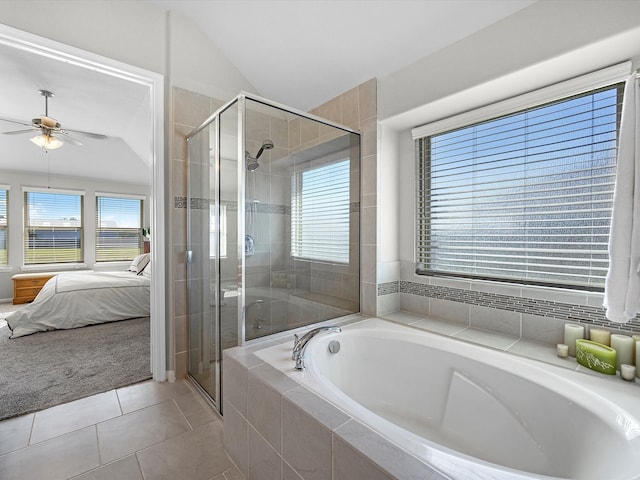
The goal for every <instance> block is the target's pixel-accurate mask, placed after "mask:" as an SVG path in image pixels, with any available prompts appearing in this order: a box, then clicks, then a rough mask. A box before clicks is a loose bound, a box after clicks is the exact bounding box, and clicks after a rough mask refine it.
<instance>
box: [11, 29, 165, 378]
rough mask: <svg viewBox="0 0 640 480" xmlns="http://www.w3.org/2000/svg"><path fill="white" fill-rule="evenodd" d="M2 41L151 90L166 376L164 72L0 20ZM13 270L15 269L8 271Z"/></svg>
mask: <svg viewBox="0 0 640 480" xmlns="http://www.w3.org/2000/svg"><path fill="white" fill-rule="evenodd" d="M0 45H1V46H3V47H7V48H9V49H10V50H8V51H11V52H13V53H14V54H15V55H14V56H16V57H18V56H20V55H34V56H36V57H37V58H39V59H41V60H46V61H53V62H60V63H59V66H60V67H61V68H64V66H66V65H68V66H73V68H75V69H80V70H79V71H84V72H92V73H98V74H101V75H106V76H108V77H110V78H117V79H120V80H123V81H125V82H132V83H133V84H136V85H138V86H142V87H143V88H145V89H146V90H147V92H148V95H147V100H148V101H147V104H146V105H145V112H146V113H148V117H145V122H146V123H147V124H148V129H147V130H146V133H145V135H144V136H145V137H146V138H141V139H140V140H141V142H142V145H143V150H144V151H145V152H147V153H146V155H147V156H148V157H147V158H145V159H144V160H146V161H148V164H149V166H150V169H149V171H150V175H151V178H150V185H151V195H150V210H149V212H150V216H149V227H150V231H151V232H152V233H155V232H161V233H160V234H153V235H152V236H151V240H150V243H151V261H152V263H153V269H152V277H151V315H150V317H151V322H150V329H151V358H150V369H151V373H152V375H153V378H154V380H157V381H164V380H166V379H167V366H166V346H165V344H166V338H165V337H166V335H165V332H166V328H165V322H166V319H165V303H164V299H165V294H164V292H165V239H164V235H163V234H162V232H164V230H165V222H164V217H165V207H164V196H165V195H164V78H163V76H162V75H159V74H156V73H153V72H150V71H147V70H144V69H141V68H138V67H135V66H132V65H128V64H124V63H122V62H118V61H116V60H112V59H109V58H106V57H102V56H100V55H96V54H93V53H90V52H86V51H83V50H81V49H78V48H75V47H71V46H68V45H65V44H62V43H59V42H55V41H53V40H49V39H46V38H43V37H39V36H37V35H33V34H30V33H27V32H23V31H21V30H18V29H14V28H11V27H8V26H5V25H0ZM9 274H10V273H9Z"/></svg>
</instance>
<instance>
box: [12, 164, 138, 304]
mask: <svg viewBox="0 0 640 480" xmlns="http://www.w3.org/2000/svg"><path fill="white" fill-rule="evenodd" d="M0 178H1V180H0V182H1V183H2V184H3V185H9V186H10V190H9V212H8V214H9V265H8V269H7V270H8V271H4V268H3V269H0V301H4V300H7V299H11V298H12V297H13V282H12V280H11V276H12V275H14V274H16V273H20V271H21V268H22V266H23V259H22V247H21V245H22V239H23V236H22V235H23V230H22V226H23V223H24V222H23V218H24V213H23V212H24V210H23V203H24V195H23V192H22V187H23V186H24V187H51V188H52V189H56V188H59V189H70V190H79V191H84V192H85V195H84V238H83V242H84V264H83V268H94V267H95V248H94V247H95V218H96V202H95V192H100V193H123V194H130V195H144V196H145V197H146V198H147V200H145V203H144V205H145V212H144V219H145V220H144V221H145V223H144V225H145V226H146V225H148V219H149V202H148V198H149V194H150V188H149V186H148V185H136V184H130V183H116V182H105V181H103V180H100V179H89V178H78V177H59V176H55V175H51V176H50V177H47V175H37V174H34V173H32V172H29V173H19V172H7V171H0ZM121 267H122V265H119V266H118V267H117V268H121ZM114 268H116V266H114ZM57 270H61V268H58V269H57ZM30 271H33V270H30Z"/></svg>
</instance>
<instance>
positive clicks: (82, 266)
mask: <svg viewBox="0 0 640 480" xmlns="http://www.w3.org/2000/svg"><path fill="white" fill-rule="evenodd" d="M87 269H88V266H87V264H86V263H43V264H39V265H23V266H22V267H20V270H21V271H23V272H47V271H56V272H60V271H66V270H87Z"/></svg>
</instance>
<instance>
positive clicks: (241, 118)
mask: <svg viewBox="0 0 640 480" xmlns="http://www.w3.org/2000/svg"><path fill="white" fill-rule="evenodd" d="M247 99H249V100H252V101H254V102H257V103H261V104H263V105H266V106H269V107H273V108H276V109H279V110H282V111H284V112H287V113H290V114H293V115H297V116H300V117H303V118H307V119H309V120H313V121H316V122H318V123H320V124H324V125H328V126H331V127H334V128H337V129H339V130H342V131H344V132H347V133H351V134H356V135H358V138H359V139H360V140H361V138H362V133H361V132H360V131H358V130H355V129H352V128H348V127H346V126H344V125H341V124H339V123H336V122H332V121H330V120H327V119H325V118H321V117H319V116H316V115H313V114H310V113H307V112H303V111H300V110H297V109H295V108H292V107H289V106H287V105H284V104H281V103H278V102H274V101H271V100H268V99H266V98H263V97H260V96H258V95H253V94H250V93H247V92H244V91H243V92H241V93H239V94H238V95H237V96H235V97H234V98H233V99H231V100H229V101H228V102H226V103H225V104H224V105H222V106H221V107H220V108H218V109H217V110H216V111H215V112H214V113H212V114H211V115H210V116H209V117H207V119H206V120H205V121H203V122H202V124H201V125H200V126H198V127H197V128H195V129H194V130H193V131H191V132H190V133H188V134H187V136H186V140H187V145H188V144H189V141H190V140H191V139H192V138H193V137H194V136H195V135H197V134H198V133H200V132H201V131H202V130H204V129H206V128H209V127H210V126H211V124H212V123H213V122H215V123H216V132H215V133H216V154H215V165H213V167H215V168H216V169H217V171H218V174H217V176H216V180H217V182H218V185H217V188H216V192H217V198H216V199H215V208H217V209H218V214H217V215H216V219H217V221H218V223H219V220H220V211H219V209H220V205H221V197H220V192H221V188H220V184H221V182H222V180H223V179H222V175H221V141H220V138H221V129H222V127H221V124H220V115H221V114H222V113H224V112H225V111H227V110H228V109H229V108H230V107H232V106H233V105H234V103H235V104H237V105H236V107H235V108H237V110H238V125H237V132H238V137H237V149H238V150H237V158H238V164H239V166H238V174H237V175H236V181H237V192H238V193H237V205H238V206H237V209H238V210H237V211H238V220H237V230H236V233H237V239H238V240H237V245H236V246H237V248H236V252H235V253H236V255H237V257H236V261H237V268H238V271H239V272H240V274H239V275H238V277H237V289H238V290H237V299H238V300H237V315H236V317H237V338H238V341H237V346H245V345H250V344H253V343H257V342H262V341H265V340H266V339H269V338H278V337H282V336H284V335H286V334H287V333H288V332H289V331H288V330H286V331H284V332H278V333H274V334H271V335H268V336H265V337H261V338H256V339H252V340H246V336H245V330H246V325H245V292H246V282H245V278H246V275H245V274H244V272H245V268H246V256H245V250H244V241H241V239H244V238H245V221H241V214H242V217H244V212H245V209H246V198H245V195H246V175H247V172H246V168H245V164H244V152H245V151H246V145H245V140H246V138H245V137H246V135H245V134H246V132H245V127H246V122H245V118H246V100H247ZM359 155H360V158H359V164H360V168H361V160H362V150H361V146H360V154H359ZM209 168H212V166H211V165H210V167H209ZM186 169H187V180H188V185H187V208H189V204H190V200H191V186H190V184H189V181H190V178H191V177H190V161H189V162H187V167H186ZM359 190H360V199H359V201H360V204H362V197H361V195H362V193H361V192H362V188H361V187H360V188H359ZM190 222H191V218H190V215H187V263H189V262H190V260H191V255H190V250H189V246H190V245H191V243H190V235H191V231H190V230H191V224H190ZM216 232H217V235H218V238H217V239H216V242H215V250H216V255H215V265H216V267H215V273H216V277H217V278H216V285H217V286H218V287H219V286H220V276H221V272H220V255H219V254H220V226H219V225H218V226H217V228H216ZM360 282H362V280H361V279H360ZM189 285H190V279H189V276H188V274H187V289H189ZM188 295H189V292H187V298H188ZM360 295H361V294H360ZM215 297H216V299H215V308H216V310H217V311H216V314H215V318H216V325H215V326H214V331H215V334H216V335H217V339H216V340H217V341H216V344H217V348H218V351H217V352H216V355H217V356H218V359H219V366H218V375H217V376H216V389H215V394H216V398H215V399H213V398H211V396H210V394H209V393H208V392H207V391H206V390H205V389H204V388H203V387H202V386H201V385H200V384H198V382H197V380H196V379H195V378H194V377H191V375H190V374H189V371H188V369H187V375H188V377H189V378H190V379H191V380H192V382H193V383H194V384H195V386H196V387H197V388H198V389H199V390H200V391H201V392H202V393H204V394H205V396H206V397H207V399H208V400H209V401H210V402H211V404H212V405H213V406H214V408H215V409H216V410H217V411H218V413H220V414H222V405H223V401H222V395H223V391H222V376H223V368H222V351H223V348H222V341H221V340H222V339H221V328H220V321H221V303H220V288H216V291H215ZM361 302H362V299H361V298H360V300H359V304H361ZM188 304H189V302H188V301H187V305H188ZM189 315H190V313H189V310H188V308H187V317H188V318H187V324H188V325H189ZM320 323H321V322H320ZM188 339H190V335H188ZM188 351H190V345H189V346H188ZM187 365H189V361H187Z"/></svg>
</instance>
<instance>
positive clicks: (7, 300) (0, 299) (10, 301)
mask: <svg viewBox="0 0 640 480" xmlns="http://www.w3.org/2000/svg"><path fill="white" fill-rule="evenodd" d="M0 303H13V297H9V298H0Z"/></svg>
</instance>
